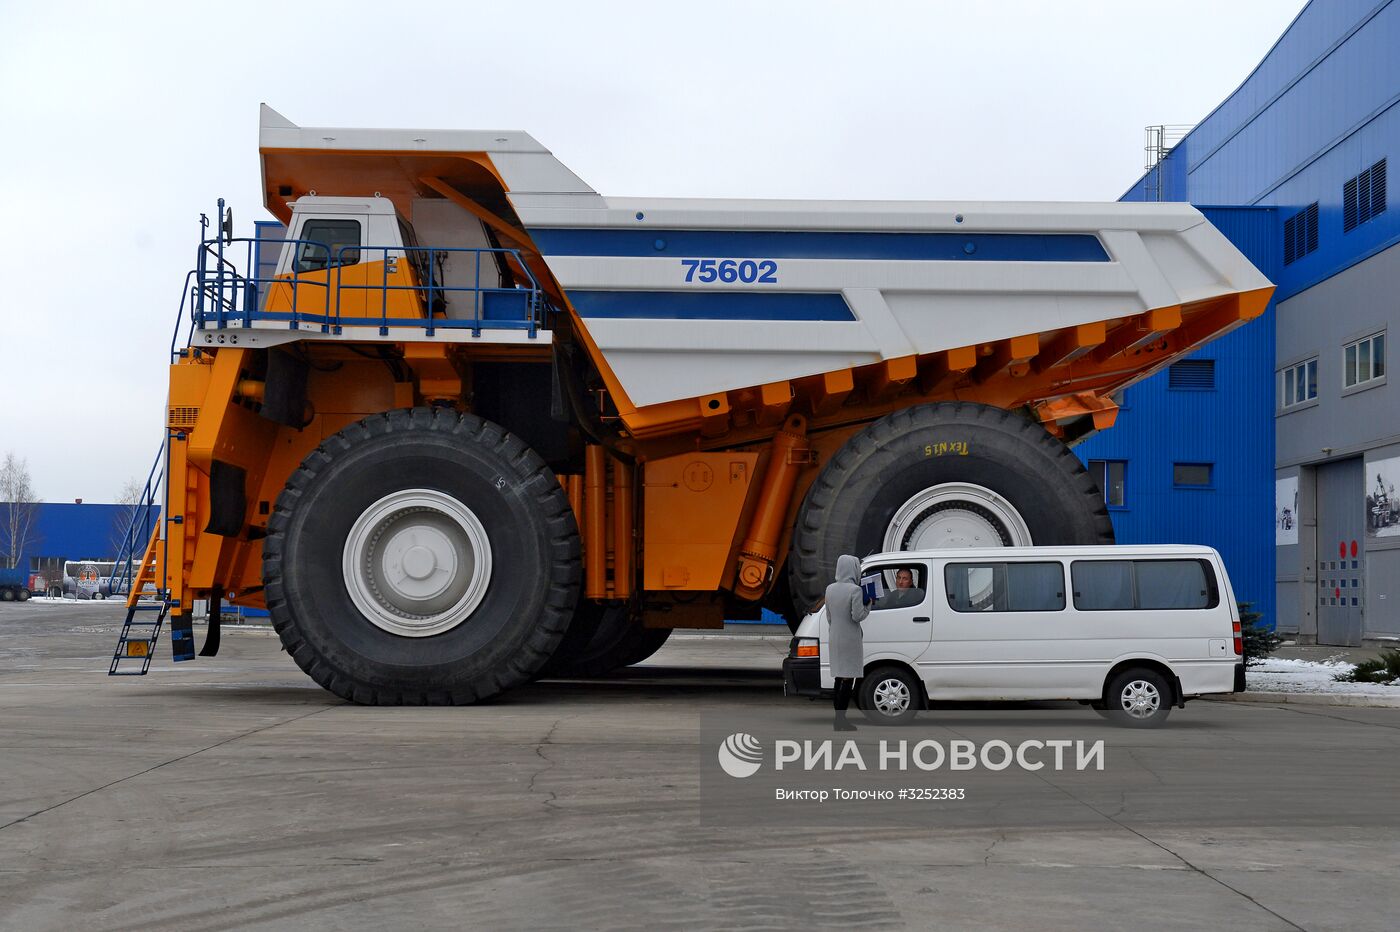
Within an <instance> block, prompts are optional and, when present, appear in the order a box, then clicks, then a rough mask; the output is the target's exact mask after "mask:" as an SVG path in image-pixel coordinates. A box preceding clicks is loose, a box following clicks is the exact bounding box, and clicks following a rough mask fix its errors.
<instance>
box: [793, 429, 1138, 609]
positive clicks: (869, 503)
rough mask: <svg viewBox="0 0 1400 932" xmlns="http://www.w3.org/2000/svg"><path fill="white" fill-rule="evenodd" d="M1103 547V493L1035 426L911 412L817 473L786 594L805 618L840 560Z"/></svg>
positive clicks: (800, 522) (868, 432) (861, 438)
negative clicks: (947, 551)
mask: <svg viewBox="0 0 1400 932" xmlns="http://www.w3.org/2000/svg"><path fill="white" fill-rule="evenodd" d="M1111 543H1113V525H1112V524H1111V523H1110V522H1109V518H1108V509H1107V507H1105V505H1104V499H1103V492H1102V491H1101V490H1100V489H1099V487H1098V485H1097V483H1095V482H1094V479H1093V477H1092V476H1090V475H1089V473H1088V472H1087V471H1086V470H1085V469H1084V466H1083V465H1082V464H1081V463H1080V462H1079V460H1078V458H1077V457H1075V455H1074V454H1073V453H1071V452H1070V450H1069V448H1068V447H1066V446H1065V445H1064V444H1063V443H1061V442H1060V441H1059V440H1056V439H1055V438H1054V437H1052V436H1050V434H1049V433H1047V432H1046V431H1045V429H1044V428H1043V427H1041V426H1040V425H1039V424H1036V423H1034V422H1032V421H1030V420H1028V419H1026V418H1025V417H1023V416H1021V415H1020V414H1017V413H1014V412H1011V411H1007V410H1004V409H1002V408H995V407H992V406H989V405H981V404H972V403H969V402H945V403H939V404H926V405H917V406H915V407H912V408H906V409H904V410H902V411H897V412H895V413H894V414H891V415H888V416H887V417H884V418H881V419H880V420H878V421H876V422H875V423H873V424H871V425H870V426H869V427H867V428H866V429H865V430H863V431H861V432H860V433H858V434H856V435H855V436H854V437H852V438H851V439H850V440H848V441H847V442H846V444H845V446H843V447H842V448H841V449H840V450H839V451H837V453H836V455H835V456H833V457H832V458H831V460H830V461H829V462H828V463H827V464H826V466H825V467H824V468H823V469H822V471H821V474H820V475H819V476H818V477H817V480H816V482H814V483H813V484H812V487H811V488H810V489H809V490H808V491H807V497H806V499H805V500H804V501H803V503H802V508H801V510H800V511H799V512H798V517H797V527H796V529H795V530H794V532H793V537H792V551H791V553H790V554H789V556H788V573H789V583H790V585H791V587H792V593H793V602H794V607H795V609H796V610H797V611H798V612H805V611H807V610H809V609H810V607H811V606H812V605H814V604H815V603H816V602H817V600H818V599H820V598H821V596H822V594H823V593H824V592H825V591H826V586H827V584H828V583H830V582H831V579H832V573H833V571H834V570H835V567H836V558H837V557H838V556H840V555H841V554H843V553H851V554H855V555H857V556H861V557H864V556H866V555H868V554H871V553H878V552H882V551H896V550H928V549H935V548H965V547H1024V546H1029V545H1032V544H1038V545H1042V546H1043V545H1055V544H1060V545H1071V544H1111Z"/></svg>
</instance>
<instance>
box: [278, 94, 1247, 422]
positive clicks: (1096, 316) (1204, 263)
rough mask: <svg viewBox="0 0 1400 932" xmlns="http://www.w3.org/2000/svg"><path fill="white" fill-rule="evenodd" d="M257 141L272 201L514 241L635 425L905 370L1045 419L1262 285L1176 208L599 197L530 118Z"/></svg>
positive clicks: (1183, 344)
mask: <svg viewBox="0 0 1400 932" xmlns="http://www.w3.org/2000/svg"><path fill="white" fill-rule="evenodd" d="M262 157H263V174H264V184H265V189H266V191H267V202H268V206H269V208H270V209H272V210H273V211H274V212H275V213H276V212H279V209H281V208H282V207H283V206H284V204H283V203H282V202H283V200H284V198H285V197H286V196H289V195H296V194H301V193H305V192H306V191H307V190H309V189H310V187H311V185H312V184H313V183H319V184H321V185H322V191H323V192H324V190H325V185H326V184H328V183H335V184H340V183H341V181H343V183H344V185H345V186H346V187H347V189H348V188H351V187H353V189H354V191H355V192H358V193H364V192H365V191H367V190H373V191H374V192H375V193H382V194H383V195H384V196H385V197H390V198H392V199H394V201H395V203H396V204H400V205H405V204H409V203H411V202H412V201H413V199H414V198H418V197H422V196H424V195H425V194H428V195H430V196H434V197H436V196H447V197H449V198H451V199H453V200H455V201H457V203H458V204H459V205H461V206H463V208H464V209H466V210H468V211H469V212H470V213H471V214H473V215H474V216H475V217H476V218H478V219H480V220H481V222H482V223H484V224H486V225H487V226H488V227H490V228H491V229H492V230H494V231H495V233H496V235H497V237H498V239H500V241H501V242H502V243H503V244H508V245H520V246H521V247H522V248H523V249H524V250H525V251H526V253H527V254H529V255H531V256H533V259H532V260H531V261H532V262H533V263H535V264H534V265H532V266H531V267H532V269H535V270H536V271H538V272H539V273H540V274H541V277H542V278H544V279H546V281H547V284H546V289H547V290H550V291H551V292H552V294H554V296H555V297H556V299H557V301H558V303H560V304H561V305H563V306H564V307H565V308H566V309H567V310H568V311H569V312H570V313H571V315H572V316H573V318H574V328H575V329H576V330H577V331H579V332H580V333H581V334H582V336H583V339H584V341H585V343H586V345H587V347H588V349H589V352H590V355H591V356H592V358H593V362H594V364H595V365H596V366H597V368H598V369H599V371H600V373H601V375H602V377H603V379H604V381H605V382H606V384H607V387H608V389H609V392H610V394H611V395H612V397H613V399H614V401H615V403H616V406H617V409H618V413H619V414H620V415H621V417H622V419H623V421H624V423H625V424H626V425H627V427H628V429H629V430H631V431H632V433H633V434H634V435H635V436H638V437H645V436H648V435H658V434H665V433H674V432H677V431H683V430H689V429H699V428H700V427H701V425H702V424H703V422H704V421H706V420H707V419H709V420H711V421H714V420H715V418H717V417H728V415H729V412H730V411H731V410H733V411H734V412H736V413H737V412H740V411H742V410H743V409H744V408H745V406H748V407H749V409H750V410H751V411H754V412H755V413H753V414H752V415H744V417H753V418H759V419H762V418H764V417H765V416H769V415H771V416H777V415H778V412H779V409H780V408H781V407H782V404H783V400H784V399H786V398H796V397H806V398H808V399H809V400H810V402H811V403H810V405H809V406H810V408H811V409H812V410H813V411H814V413H816V414H817V419H818V421H820V420H821V417H822V416H823V415H822V414H821V412H822V411H823V410H826V409H832V408H834V407H838V406H839V405H840V404H842V403H843V400H845V399H851V398H853V397H858V396H860V395H861V387H862V386H868V387H869V388H870V389H871V390H870V391H866V392H865V395H866V398H867V400H878V399H879V398H880V397H882V396H884V395H888V394H889V393H890V392H891V391H892V390H893V391H903V390H904V389H906V388H908V387H910V386H912V385H915V384H917V385H918V386H919V388H920V393H921V394H922V395H924V396H925V397H927V398H937V397H961V398H970V399H972V400H978V401H983V402H986V403H990V404H996V405H998V406H1001V407H1006V408H1013V407H1020V406H1024V405H1029V406H1032V407H1033V408H1036V409H1037V410H1038V411H1039V412H1040V416H1041V418H1042V420H1044V422H1045V423H1047V424H1048V425H1050V426H1051V428H1052V429H1057V428H1056V426H1055V425H1056V424H1057V422H1063V421H1065V420H1066V419H1067V418H1075V417H1081V416H1083V415H1085V414H1086V413H1090V412H1094V411H1103V410H1106V409H1107V408H1109V407H1112V403H1111V401H1110V399H1109V397H1108V396H1109V395H1111V394H1112V393H1114V392H1117V391H1119V390H1121V389H1122V388H1124V387H1126V386H1127V385H1130V384H1132V383H1133V382H1134V381H1136V380H1138V379H1141V378H1143V377H1145V376H1146V375H1148V374H1150V373H1151V372H1153V371H1156V370H1157V369H1159V368H1161V367H1162V366H1164V365H1166V364H1167V363H1169V362H1171V361H1172V359H1174V358H1178V357H1180V356H1181V355H1183V354H1185V353H1187V352H1190V351H1191V350H1193V349H1195V348H1197V347H1199V346H1200V345H1202V344H1203V343H1205V342H1206V341H1208V340H1210V339H1213V338H1215V337H1217V336H1219V335H1221V334H1223V333H1225V332H1227V331H1229V330H1230V329H1232V328H1233V327H1235V326H1238V325H1239V324H1240V323H1242V322H1244V321H1247V320H1249V319H1252V318H1254V317H1257V316H1258V315H1259V314H1261V313H1262V312H1263V310H1264V308H1265V306H1266V305H1267V302H1268V299H1269V296H1270V294H1271V293H1272V285H1271V284H1270V283H1269V281H1268V280H1267V279H1266V278H1265V277H1264V276H1263V275H1262V274H1261V273H1260V272H1259V271H1258V270H1257V269H1256V268H1254V266H1253V265H1252V264H1250V262H1249V261H1248V260H1247V259H1246V258H1245V257H1244V256H1243V255H1242V254H1241V253H1240V252H1239V250H1237V249H1236V248H1235V247H1234V246H1233V245H1232V244H1231V243H1230V242H1229V241H1228V240H1227V239H1226V238H1225V237H1224V236H1223V235H1222V234H1221V233H1220V232H1219V231H1218V230H1216V229H1215V228H1214V227H1213V226H1212V225H1211V224H1210V223H1209V222H1208V221H1207V220H1206V219H1205V218H1204V217H1203V216H1202V215H1201V213H1200V212H1199V211H1197V210H1196V209H1195V208H1193V207H1191V206H1190V205H1187V204H1157V203H1056V202H1025V203H1002V202H973V201H968V202H937V201H885V202H880V201H803V200H732V199H677V198H616V197H604V196H601V195H599V194H598V193H597V192H595V191H593V190H592V189H591V188H590V187H589V186H588V185H587V184H586V183H585V182H584V181H583V180H582V179H580V178H579V177H578V176H577V175H575V174H574V173H573V172H572V171H570V170H569V169H568V168H567V167H566V166H564V165H563V164H562V163H561V162H560V161H559V160H558V159H557V158H555V157H554V156H553V155H552V154H551V153H550V152H549V150H547V149H545V148H544V147H543V146H541V145H540V144H539V143H538V142H536V141H535V140H534V139H533V138H531V137H530V136H529V135H528V134H526V133H521V132H516V131H509V132H489V131H488V132H479V131H470V132H468V131H444V130H381V129H350V130H342V129H320V128H316V129H310V128H300V127H297V126H295V125H294V124H292V123H290V122H289V121H287V120H286V119H285V118H283V117H281V116H280V115H278V114H276V113H275V112H273V111H271V110H269V109H266V108H264V113H263V128H262ZM336 179H340V180H341V181H337V180H336ZM486 339H488V340H489V339H491V337H490V335H487V336H486ZM814 380H815V381H814ZM853 392H854V395H853V394H852V393H853ZM736 393H737V394H736ZM741 395H742V397H741ZM759 409H765V410H766V411H767V415H765V414H764V413H763V412H762V411H759ZM865 413H868V411H867V412H865ZM833 416H834V415H833ZM1100 422H1102V423H1100ZM1107 423H1111V418H1108V419H1104V418H1100V419H1098V420H1096V423H1095V426H1104V425H1105V424H1107ZM707 429H708V430H710V431H711V432H713V431H714V430H716V429H718V428H717V426H716V425H714V424H711V425H710V426H709V427H708V428H707ZM725 429H727V427H726V428H725ZM1080 430H1082V425H1081V426H1080V428H1078V429H1076V430H1075V431H1074V432H1073V433H1075V434H1078V433H1079V431H1080Z"/></svg>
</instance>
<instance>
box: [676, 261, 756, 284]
mask: <svg viewBox="0 0 1400 932" xmlns="http://www.w3.org/2000/svg"><path fill="white" fill-rule="evenodd" d="M681 265H683V266H685V280H686V281H688V282H695V281H698V282H713V281H721V282H725V283H729V282H743V283H744V284H746V285H747V284H750V283H753V282H757V283H759V284H763V285H776V284H777V283H778V263H776V262H774V261H773V260H772V259H759V260H754V259H682V260H681ZM697 273H698V274H697Z"/></svg>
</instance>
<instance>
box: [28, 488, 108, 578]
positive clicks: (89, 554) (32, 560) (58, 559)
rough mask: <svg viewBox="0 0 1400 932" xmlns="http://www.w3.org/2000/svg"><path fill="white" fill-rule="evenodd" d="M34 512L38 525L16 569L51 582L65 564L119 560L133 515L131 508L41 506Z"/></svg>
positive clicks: (46, 504) (68, 504)
mask: <svg viewBox="0 0 1400 932" xmlns="http://www.w3.org/2000/svg"><path fill="white" fill-rule="evenodd" d="M34 509H35V513H34V523H33V525H32V527H31V529H30V531H29V534H28V536H27V537H26V539H25V543H24V550H23V552H22V553H21V554H20V556H19V559H18V560H17V561H16V563H15V565H16V566H17V567H19V568H21V569H23V570H25V571H26V572H29V573H40V574H44V575H48V576H49V577H50V578H53V575H52V574H53V572H54V568H55V567H56V568H57V569H58V570H59V571H61V570H62V566H63V563H64V561H68V560H71V561H74V562H76V561H80V560H91V561H109V560H114V559H116V556H117V551H118V550H119V549H120V547H121V543H122V539H123V537H124V536H125V534H126V531H127V526H128V524H129V523H130V521H131V513H132V507H131V506H130V505H97V504H76V503H71V504H70V503H52V502H41V503H39V504H37V505H35V506H34Z"/></svg>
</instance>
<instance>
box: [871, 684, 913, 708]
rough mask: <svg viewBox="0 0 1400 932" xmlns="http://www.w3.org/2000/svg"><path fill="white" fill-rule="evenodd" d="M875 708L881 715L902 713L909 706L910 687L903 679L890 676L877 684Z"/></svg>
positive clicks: (874, 694)
mask: <svg viewBox="0 0 1400 932" xmlns="http://www.w3.org/2000/svg"><path fill="white" fill-rule="evenodd" d="M873 698H874V702H875V710H876V711H877V712H879V713H880V714H881V715H901V714H903V713H904V712H905V711H906V710H907V709H908V708H909V702H910V699H911V697H910V695H909V687H908V686H906V685H904V681H903V680H897V679H894V678H890V679H887V680H881V681H880V682H879V683H877V684H875V691H874V693H873Z"/></svg>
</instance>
